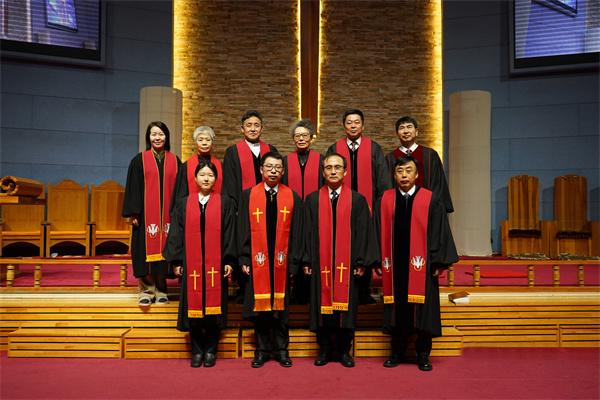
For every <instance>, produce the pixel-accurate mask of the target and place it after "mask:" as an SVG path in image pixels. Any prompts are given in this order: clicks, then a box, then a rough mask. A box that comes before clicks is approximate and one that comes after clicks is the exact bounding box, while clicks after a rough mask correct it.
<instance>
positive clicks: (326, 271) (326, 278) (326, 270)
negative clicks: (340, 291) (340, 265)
mask: <svg viewBox="0 0 600 400" xmlns="http://www.w3.org/2000/svg"><path fill="white" fill-rule="evenodd" d="M321 273H322V274H325V287H329V274H330V273H331V270H329V269H327V266H325V268H324V269H323V271H321Z"/></svg>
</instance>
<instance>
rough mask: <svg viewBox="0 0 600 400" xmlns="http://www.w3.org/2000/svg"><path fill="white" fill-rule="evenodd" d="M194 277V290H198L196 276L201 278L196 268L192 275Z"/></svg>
mask: <svg viewBox="0 0 600 400" xmlns="http://www.w3.org/2000/svg"><path fill="white" fill-rule="evenodd" d="M190 276H191V277H192V278H194V290H196V278H199V277H200V275H198V274H197V273H196V270H194V273H193V274H191V275H190Z"/></svg>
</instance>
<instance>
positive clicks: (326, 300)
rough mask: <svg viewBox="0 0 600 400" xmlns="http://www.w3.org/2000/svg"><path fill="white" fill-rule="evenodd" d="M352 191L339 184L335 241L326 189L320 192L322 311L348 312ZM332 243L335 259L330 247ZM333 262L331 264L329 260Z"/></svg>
mask: <svg viewBox="0 0 600 400" xmlns="http://www.w3.org/2000/svg"><path fill="white" fill-rule="evenodd" d="M351 211H352V191H351V190H350V188H349V187H342V191H341V192H340V196H339V197H338V202H337V207H336V224H337V226H336V230H335V236H336V240H335V244H334V243H332V241H333V237H332V235H333V226H332V223H333V215H332V209H331V199H330V197H329V189H328V188H327V186H323V187H322V188H321V190H320V191H319V270H320V273H321V314H333V310H336V311H348V302H349V298H350V278H351V277H352V274H351V273H350V249H351V243H350V241H351V236H350V216H351ZM334 245H335V260H332V256H333V253H332V249H333V246H334ZM332 261H334V263H333V265H331V262H332Z"/></svg>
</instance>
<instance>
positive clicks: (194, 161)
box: [186, 154, 223, 195]
mask: <svg viewBox="0 0 600 400" xmlns="http://www.w3.org/2000/svg"><path fill="white" fill-rule="evenodd" d="M210 162H211V163H213V164H215V167H217V180H216V181H215V186H213V190H212V191H213V193H221V187H222V186H223V168H222V166H221V161H219V160H218V159H217V158H216V157H215V156H213V155H211V156H210ZM197 166H198V155H197V154H194V155H193V156H191V157H190V158H189V159H188V160H187V171H186V172H187V174H186V175H187V184H188V193H189V194H190V195H191V194H197V193H198V184H197V183H196V180H195V179H194V178H195V175H194V172H196V167H197Z"/></svg>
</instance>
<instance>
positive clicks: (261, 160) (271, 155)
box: [260, 151, 283, 167]
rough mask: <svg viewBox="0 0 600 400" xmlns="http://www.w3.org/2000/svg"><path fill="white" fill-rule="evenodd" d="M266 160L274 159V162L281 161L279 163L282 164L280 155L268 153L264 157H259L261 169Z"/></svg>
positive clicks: (273, 152)
mask: <svg viewBox="0 0 600 400" xmlns="http://www.w3.org/2000/svg"><path fill="white" fill-rule="evenodd" d="M267 158H274V159H276V160H281V162H282V163H283V156H282V155H281V154H279V153H278V152H277V151H269V152H267V153H265V155H264V156H262V157H261V159H260V166H261V167H262V166H263V165H264V164H265V160H266V159H267Z"/></svg>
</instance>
